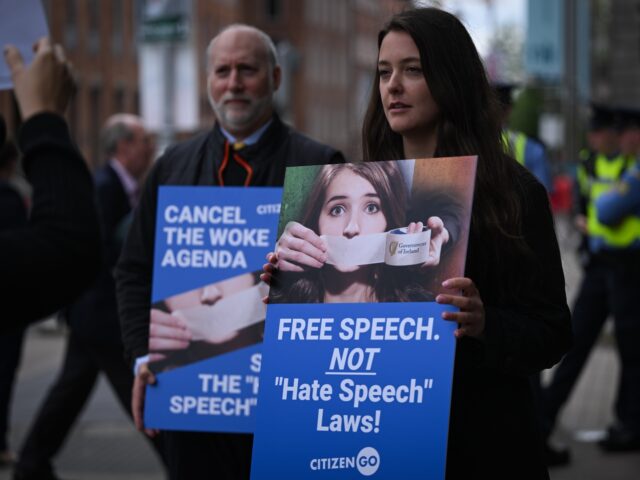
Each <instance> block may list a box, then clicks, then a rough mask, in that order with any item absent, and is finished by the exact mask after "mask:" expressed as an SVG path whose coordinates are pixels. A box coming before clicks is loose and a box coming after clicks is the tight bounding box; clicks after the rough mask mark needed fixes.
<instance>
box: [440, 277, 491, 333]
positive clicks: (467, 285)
mask: <svg viewBox="0 0 640 480" xmlns="http://www.w3.org/2000/svg"><path fill="white" fill-rule="evenodd" d="M442 286H443V287H444V288H446V289H450V290H457V292H459V293H457V294H455V295H451V294H444V293H441V294H439V295H438V296H437V297H436V302H438V303H440V304H444V305H453V306H454V307H458V308H459V309H460V311H459V312H442V318H443V319H444V320H449V321H451V322H457V323H458V328H457V329H456V330H455V331H454V332H453V334H454V335H455V336H456V338H462V337H465V336H466V337H474V338H481V337H482V334H483V332H484V326H485V315H484V304H483V303H482V299H481V298H480V292H478V289H477V288H476V285H475V283H473V280H471V279H470V278H466V277H456V278H450V279H448V280H445V281H444V282H442Z"/></svg>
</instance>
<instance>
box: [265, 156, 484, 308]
mask: <svg viewBox="0 0 640 480" xmlns="http://www.w3.org/2000/svg"><path fill="white" fill-rule="evenodd" d="M475 161H476V160H475V157H454V158H435V159H418V160H399V161H388V162H385V161H380V162H369V163H352V164H339V165H325V166H310V167H295V168H290V169H288V171H287V178H286V183H285V186H284V194H283V200H282V213H281V217H280V225H279V228H278V244H277V248H276V252H277V253H278V259H279V260H278V266H279V270H278V272H277V273H276V275H275V278H274V282H273V283H272V288H271V292H270V302H272V303H357V302H414V301H432V300H433V299H434V298H435V296H436V295H437V294H438V293H439V292H440V290H441V287H440V285H441V283H442V281H443V280H445V279H447V278H452V277H456V276H463V273H464V259H465V252H466V247H467V245H466V239H467V236H468V225H469V219H470V205H471V200H472V195H473V184H474V178H475Z"/></svg>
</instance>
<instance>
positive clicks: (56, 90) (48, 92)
mask: <svg viewBox="0 0 640 480" xmlns="http://www.w3.org/2000/svg"><path fill="white" fill-rule="evenodd" d="M34 51H35V53H36V56H35V58H34V59H33V63H31V65H29V66H28V67H27V66H25V64H24V60H23V59H22V55H20V52H19V51H18V49H17V48H16V47H15V46H13V45H7V46H5V49H4V58H5V61H6V62H7V65H8V66H9V70H10V71H11V79H12V80H13V85H14V91H15V95H16V100H17V102H18V107H19V108H20V112H21V114H22V118H23V120H26V119H27V118H29V117H31V116H33V115H35V114H36V113H40V112H53V113H57V114H60V115H62V114H64V111H65V110H66V108H67V105H68V104H69V100H70V98H71V95H72V94H73V92H74V91H75V83H74V81H73V75H72V73H71V67H70V65H69V62H67V61H66V59H65V55H64V50H63V49H62V47H61V46H60V45H53V46H52V45H51V42H50V41H49V39H48V38H41V39H40V40H38V43H36V45H35V46H34Z"/></svg>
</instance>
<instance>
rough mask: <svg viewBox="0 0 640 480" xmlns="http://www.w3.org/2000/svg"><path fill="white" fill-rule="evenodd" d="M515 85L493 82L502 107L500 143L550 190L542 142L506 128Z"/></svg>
mask: <svg viewBox="0 0 640 480" xmlns="http://www.w3.org/2000/svg"><path fill="white" fill-rule="evenodd" d="M515 87H516V85H515V84H512V83H495V84H494V85H493V88H494V90H495V92H496V95H497V97H498V100H499V101H500V105H501V107H502V123H503V125H504V128H503V130H502V143H503V144H504V147H505V150H506V151H507V152H508V153H509V154H510V155H511V156H512V157H513V158H515V159H516V161H517V162H518V163H519V164H520V165H524V166H525V167H526V168H527V169H528V170H529V171H530V172H531V173H533V175H534V176H535V177H536V178H537V179H538V180H539V181H540V183H542V185H544V187H545V188H546V189H547V192H551V175H550V173H549V161H548V159H547V151H546V148H545V147H544V145H543V144H542V143H540V142H539V141H537V140H535V139H533V138H531V137H529V136H527V135H526V134H524V133H522V132H518V131H516V130H513V129H510V128H507V126H506V125H507V122H508V120H509V116H510V115H511V111H512V109H513V99H512V93H513V89H514V88H515Z"/></svg>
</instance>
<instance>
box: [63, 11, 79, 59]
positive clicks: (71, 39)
mask: <svg viewBox="0 0 640 480" xmlns="http://www.w3.org/2000/svg"><path fill="white" fill-rule="evenodd" d="M66 7H67V12H66V17H65V25H64V46H65V47H66V48H67V50H73V49H74V48H76V45H77V44H78V29H77V28H76V23H77V12H76V2H75V0H67V2H66Z"/></svg>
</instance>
